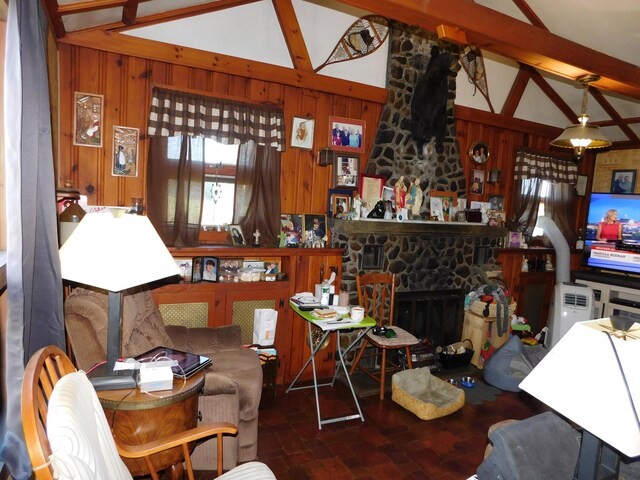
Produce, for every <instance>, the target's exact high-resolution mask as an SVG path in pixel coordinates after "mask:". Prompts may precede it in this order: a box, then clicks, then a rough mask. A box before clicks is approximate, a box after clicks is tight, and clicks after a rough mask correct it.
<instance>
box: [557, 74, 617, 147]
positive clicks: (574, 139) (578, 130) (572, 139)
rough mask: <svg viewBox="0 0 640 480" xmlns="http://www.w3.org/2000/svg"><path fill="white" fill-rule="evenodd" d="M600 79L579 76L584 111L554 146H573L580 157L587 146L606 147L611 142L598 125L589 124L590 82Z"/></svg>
mask: <svg viewBox="0 0 640 480" xmlns="http://www.w3.org/2000/svg"><path fill="white" fill-rule="evenodd" d="M598 80H600V76H598V75H583V76H582V77H579V78H578V80H577V81H578V83H580V84H582V85H583V86H584V91H583V93H582V113H581V114H580V116H579V117H578V121H579V122H580V123H578V124H577V125H571V126H570V127H567V128H566V129H565V130H564V132H562V134H561V135H560V136H559V137H558V138H556V139H555V140H552V141H551V146H552V147H560V148H573V149H574V153H575V155H576V157H578V158H580V157H582V155H583V154H584V151H585V149H587V148H605V147H608V146H610V145H611V142H610V141H609V140H607V138H606V137H605V136H604V135H603V134H602V132H600V129H599V128H598V126H597V125H587V122H588V121H589V115H587V99H588V93H589V84H590V83H592V82H597V81H598Z"/></svg>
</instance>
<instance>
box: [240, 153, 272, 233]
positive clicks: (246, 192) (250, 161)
mask: <svg viewBox="0 0 640 480" xmlns="http://www.w3.org/2000/svg"><path fill="white" fill-rule="evenodd" d="M233 222H234V223H239V224H240V226H242V230H243V232H244V234H245V237H246V238H247V240H248V239H249V238H251V235H252V234H253V232H255V231H256V230H259V231H260V234H261V236H260V243H261V244H263V245H275V244H276V238H277V235H278V234H279V233H280V224H279V222H280V152H278V151H277V150H276V149H275V148H274V147H268V146H265V145H256V143H255V142H253V141H250V142H248V143H243V144H242V145H240V149H239V152H238V169H237V173H236V198H235V209H234V217H233ZM248 241H249V240H248Z"/></svg>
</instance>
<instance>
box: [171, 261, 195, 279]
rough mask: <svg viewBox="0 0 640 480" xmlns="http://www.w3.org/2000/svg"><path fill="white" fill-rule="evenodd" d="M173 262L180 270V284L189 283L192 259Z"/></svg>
mask: <svg viewBox="0 0 640 480" xmlns="http://www.w3.org/2000/svg"><path fill="white" fill-rule="evenodd" d="M174 260H175V262H176V265H177V266H178V268H179V269H180V273H179V274H178V275H179V276H180V281H181V282H185V283H191V277H192V275H193V273H192V269H193V259H192V258H182V257H179V258H175V257H174Z"/></svg>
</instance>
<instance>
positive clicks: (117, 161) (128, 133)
mask: <svg viewBox="0 0 640 480" xmlns="http://www.w3.org/2000/svg"><path fill="white" fill-rule="evenodd" d="M139 137H140V130H139V129H138V128H131V127H113V167H112V168H111V175H113V176H114V177H137V176H138V139H139Z"/></svg>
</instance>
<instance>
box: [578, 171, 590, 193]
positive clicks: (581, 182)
mask: <svg viewBox="0 0 640 480" xmlns="http://www.w3.org/2000/svg"><path fill="white" fill-rule="evenodd" d="M588 180H589V177H588V176H586V175H578V179H577V180H576V195H578V196H580V197H584V196H585V195H586V194H587V181H588Z"/></svg>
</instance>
